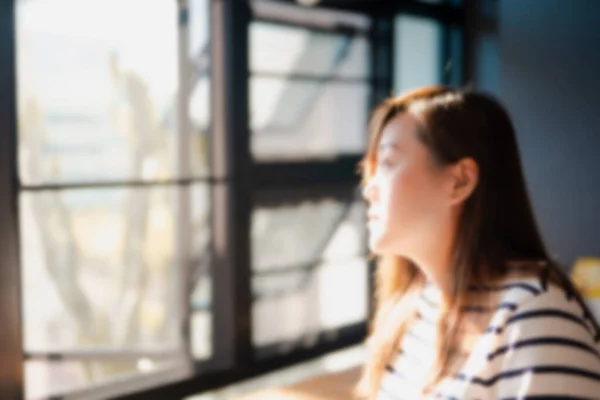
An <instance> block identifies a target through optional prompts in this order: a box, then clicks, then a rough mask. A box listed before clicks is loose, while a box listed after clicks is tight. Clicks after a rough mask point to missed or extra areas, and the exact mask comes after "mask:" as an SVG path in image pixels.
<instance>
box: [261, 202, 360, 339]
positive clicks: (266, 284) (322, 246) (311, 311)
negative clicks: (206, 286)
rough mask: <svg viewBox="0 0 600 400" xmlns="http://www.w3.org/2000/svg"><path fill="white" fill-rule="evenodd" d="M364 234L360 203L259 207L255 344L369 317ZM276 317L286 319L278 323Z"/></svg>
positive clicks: (313, 331)
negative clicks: (275, 322)
mask: <svg viewBox="0 0 600 400" xmlns="http://www.w3.org/2000/svg"><path fill="white" fill-rule="evenodd" d="M365 241H366V231H365V208H364V205H363V204H362V203H354V204H345V203H342V202H339V201H336V200H334V199H323V200H319V201H306V202H302V203H298V204H295V205H285V206H280V207H271V208H266V207H265V208H258V209H256V210H255V211H254V214H253V220H252V269H253V271H254V276H253V279H252V287H253V293H254V298H255V303H254V308H253V313H254V314H253V318H254V319H253V338H254V343H255V345H257V346H262V345H266V344H272V343H278V342H282V341H288V340H297V339H300V338H303V337H304V335H309V336H310V335H314V334H317V333H319V332H321V331H323V330H324V329H332V328H339V327H342V326H345V325H348V324H352V323H355V322H360V321H362V320H364V318H366V307H367V306H366V304H367V299H368V293H367V290H368V287H367V274H366V273H367V269H366V262H365V260H364V258H363V256H364V255H365V254H366V247H365ZM341 281H343V282H344V285H340V284H339V283H340V282H341ZM273 318H277V320H278V321H280V322H281V323H279V322H278V324H277V326H274V325H273V324H272V321H273Z"/></svg>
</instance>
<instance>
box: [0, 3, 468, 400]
mask: <svg viewBox="0 0 600 400" xmlns="http://www.w3.org/2000/svg"><path fill="white" fill-rule="evenodd" d="M432 1H433V0H432ZM292 3H293V2H292ZM292 3H290V2H287V4H286V2H274V1H262V0H255V1H252V0H249V1H247V2H243V1H217V2H215V1H210V0H188V1H176V0H154V1H151V2H148V1H146V0H128V1H126V2H123V1H118V0H88V1H86V2H81V1H80V0H12V1H8V2H2V3H0V4H2V6H0V8H1V10H2V11H1V12H0V19H2V26H7V27H9V28H10V27H12V26H13V25H14V30H13V29H12V28H11V29H5V30H3V32H4V35H5V36H6V37H5V38H4V39H10V40H3V41H2V42H1V43H4V44H5V45H0V53H1V54H0V55H1V56H2V57H0V71H1V72H2V73H0V81H1V82H0V84H1V86H2V87H3V88H5V89H6V93H5V94H4V96H1V95H0V102H2V101H3V103H2V107H0V108H1V109H2V110H5V111H4V112H5V114H3V115H0V125H1V126H0V128H2V130H3V132H4V131H5V132H6V133H7V134H6V135H1V136H0V142H1V143H0V153H1V154H0V197H1V196H4V197H2V199H3V201H6V203H7V204H8V205H9V207H4V208H2V209H0V221H1V222H2V223H0V237H2V239H3V240H1V241H0V243H1V244H2V245H3V246H4V247H2V251H1V252H0V253H1V254H0V275H1V277H2V279H0V283H2V290H0V300H2V301H0V313H1V314H2V317H3V319H5V320H7V321H8V322H9V323H11V325H10V326H11V327H18V325H17V323H19V322H22V339H23V340H22V344H23V346H22V347H23V349H22V350H23V352H22V354H17V353H16V352H15V351H14V350H11V349H18V351H19V352H20V351H21V343H20V339H19V336H20V335H19V333H20V332H16V331H17V329H16V328H15V329H14V330H10V329H9V330H8V333H7V334H6V335H5V336H8V337H9V340H8V342H6V341H3V343H4V344H0V347H2V346H4V347H2V349H1V350H2V351H3V354H5V355H7V357H5V358H7V360H5V361H7V364H10V365H12V366H14V367H15V368H12V370H13V371H24V373H25V376H24V378H25V379H24V385H25V387H26V388H25V389H26V390H25V392H26V393H25V395H26V398H28V399H30V398H86V399H88V398H89V399H93V398H126V399H129V400H133V399H145V398H171V397H173V393H176V396H177V397H184V396H188V395H191V394H194V393H199V392H202V391H203V390H209V389H214V387H215V385H220V384H227V383H230V382H231V381H232V380H238V379H245V378H249V377H252V376H253V375H255V374H258V373H262V372H268V371H270V370H273V369H274V368H281V367H283V366H287V365H291V364H294V363H297V362H301V361H304V360H306V359H307V358H309V357H314V356H316V355H320V354H324V353H325V352H328V351H332V350H335V349H339V348H341V347H343V346H347V345H352V344H356V343H358V342H359V341H361V340H363V339H364V336H365V333H366V320H367V314H368V311H369V309H370V304H369V302H370V297H371V296H369V290H370V284H371V279H372V275H371V272H372V270H371V267H372V264H371V263H370V262H369V261H368V258H367V256H366V249H365V241H366V240H365V223H364V217H365V215H364V214H365V206H364V204H363V203H362V200H361V199H360V196H358V195H357V193H356V189H357V186H358V183H359V182H358V181H359V176H358V174H357V171H356V167H357V164H358V161H359V159H360V157H361V155H362V153H363V151H364V149H365V147H366V139H367V132H366V131H367V129H366V128H367V121H368V116H369V113H370V110H371V109H372V107H373V106H374V104H376V103H378V102H379V101H381V100H382V99H384V98H386V97H388V96H389V95H390V93H393V90H392V89H393V87H394V85H393V78H394V79H395V80H396V83H397V86H398V88H404V87H411V86H413V85H420V84H430V83H435V82H455V83H456V84H458V83H457V82H459V81H461V80H462V79H463V76H462V75H461V70H462V67H461V57H462V55H461V54H460V53H461V52H462V38H461V36H462V32H463V26H462V23H463V22H461V20H460V17H461V12H462V10H461V9H460V8H459V7H457V6H456V4H457V1H453V2H452V4H453V5H454V6H450V3H448V2H443V3H441V4H426V3H422V2H417V1H409V2H400V3H398V2H385V3H386V4H385V5H383V3H382V5H380V8H379V11H382V10H384V11H386V12H381V13H379V12H378V13H377V14H372V15H371V14H368V13H366V12H365V10H361V11H359V12H356V10H355V11H354V12H350V11H348V12H344V11H341V10H340V9H336V10H326V9H324V8H322V7H321V6H319V5H317V6H315V7H300V6H298V5H295V4H292ZM365 4H366V2H365ZM2 7H4V8H2ZM348 7H354V5H350V4H349V5H348ZM356 7H358V6H356ZM13 8H14V9H13ZM248 8H250V9H248ZM336 8H338V6H336ZM339 8H341V6H339ZM384 8H385V9H384ZM13 11H14V12H13ZM249 11H250V12H249ZM387 11H389V12H387ZM399 13H401V15H400V16H398V17H397V18H396V16H397V15H398V14H399ZM13 39H14V40H13ZM415 42H416V43H418V44H419V46H420V47H418V48H415ZM12 43H15V45H16V46H15V47H14V48H13V47H12V45H11V44H12ZM394 43H395V44H396V45H397V48H396V51H395V52H394V51H393V47H395V46H393V44H394ZM419 63H421V64H419ZM395 71H397V74H395ZM15 72H16V74H15ZM453 84H454V83H453ZM12 88H15V89H16V93H15V92H13V91H12V90H13V89H12ZM15 94H16V96H15ZM12 110H14V111H15V112H16V115H15V117H16V118H14V120H16V122H17V123H18V126H17V127H15V126H13V125H14V122H13V120H12V117H13V115H8V116H7V114H8V113H12ZM15 154H18V157H17V156H15ZM14 161H17V162H14ZM15 177H18V179H17V182H16V184H15V180H14V178H15ZM16 220H17V221H16ZM13 222H18V224H17V223H13ZM17 241H18V242H19V244H18V245H17V243H16V242H17ZM19 246H20V252H19V251H17V247H19ZM17 253H20V254H19V255H20V259H18V257H16V254H17ZM19 274H20V278H21V279H20V284H21V285H20V286H19V285H16V284H14V282H16V281H18V280H19V279H18V276H19ZM341 282H343V284H341ZM19 296H21V302H20V303H21V304H20V305H21V306H22V307H21V310H19V309H18V305H19V304H18V303H19V301H18V300H17V299H18V297H19ZM21 317H22V318H21ZM19 318H21V320H22V321H18V322H17V321H16V320H18V319H19ZM274 320H275V321H276V322H277V324H273V321H274ZM11 335H12V336H11ZM5 336H3V338H4V337H5ZM6 343H8V344H6ZM21 356H22V357H21ZM22 367H23V368H22ZM11 382H12V383H15V382H20V376H18V375H17V373H15V374H14V376H13V377H12V378H11ZM15 386H16V385H15Z"/></svg>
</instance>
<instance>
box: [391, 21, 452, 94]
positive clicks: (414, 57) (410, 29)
mask: <svg viewBox="0 0 600 400" xmlns="http://www.w3.org/2000/svg"><path fill="white" fill-rule="evenodd" d="M394 37H395V49H394V54H395V59H394V71H395V76H394V93H395V94H399V93H402V92H405V91H407V90H411V89H416V88H418V87H421V86H429V85H437V84H441V83H442V70H441V68H442V41H441V38H442V26H441V24H440V23H439V22H437V21H435V20H432V19H427V18H422V17H415V16H411V15H404V14H401V15H399V16H397V17H396V21H395V29H394Z"/></svg>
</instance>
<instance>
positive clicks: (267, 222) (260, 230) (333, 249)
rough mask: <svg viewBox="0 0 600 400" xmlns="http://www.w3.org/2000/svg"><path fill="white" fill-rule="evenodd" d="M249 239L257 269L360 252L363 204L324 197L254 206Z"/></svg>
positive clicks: (361, 251)
mask: <svg viewBox="0 0 600 400" xmlns="http://www.w3.org/2000/svg"><path fill="white" fill-rule="evenodd" d="M251 239H252V242H251V243H252V269H253V271H256V272H259V271H264V270H273V269H281V268H290V267H291V268H293V267H298V266H302V265H305V264H307V263H315V262H317V261H319V260H321V259H328V260H336V259H338V260H339V259H347V258H352V257H357V256H362V255H364V254H365V240H366V231H365V210H364V205H363V204H362V203H355V204H346V203H342V202H339V201H336V200H334V199H324V200H319V201H306V202H303V203H300V204H294V205H284V206H280V207H271V208H266V207H265V208H257V209H255V210H254V212H253V214H252V237H251ZM299 243H301V245H299Z"/></svg>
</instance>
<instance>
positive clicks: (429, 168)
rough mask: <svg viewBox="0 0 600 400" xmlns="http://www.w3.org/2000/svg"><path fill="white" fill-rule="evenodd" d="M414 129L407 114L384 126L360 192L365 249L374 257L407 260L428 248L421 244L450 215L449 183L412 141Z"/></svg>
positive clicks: (413, 121) (417, 142) (414, 123)
mask: <svg viewBox="0 0 600 400" xmlns="http://www.w3.org/2000/svg"><path fill="white" fill-rule="evenodd" d="M417 129H419V123H418V121H417V119H416V118H415V117H414V116H412V115H411V114H410V113H408V112H404V113H401V114H399V115H397V116H395V117H394V118H393V119H392V120H391V121H390V122H389V123H388V124H387V125H386V126H385V127H384V129H383V131H382V134H381V139H380V141H379V146H378V149H377V157H376V160H377V166H376V169H375V173H374V175H373V176H372V177H371V179H370V180H369V181H368V182H367V184H366V186H365V188H364V190H363V195H364V197H365V198H366V200H367V201H368V202H369V211H368V218H369V222H368V227H369V247H370V249H371V251H372V252H373V253H375V254H377V255H397V256H404V257H409V258H411V254H412V253H413V252H415V251H422V250H423V249H429V248H431V243H427V242H428V241H431V240H432V238H435V237H436V230H440V229H442V227H443V226H445V222H447V221H448V220H449V218H450V216H451V211H450V210H451V208H452V207H451V203H450V202H449V201H448V193H450V192H449V191H450V190H451V185H452V182H451V181H452V180H451V179H450V176H449V174H448V173H447V172H446V168H444V167H442V166H440V165H438V164H437V163H436V162H435V160H434V159H433V155H432V154H431V152H430V150H429V149H428V148H427V147H426V146H425V145H424V144H423V143H422V142H421V141H420V140H419V139H418V136H417Z"/></svg>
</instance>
